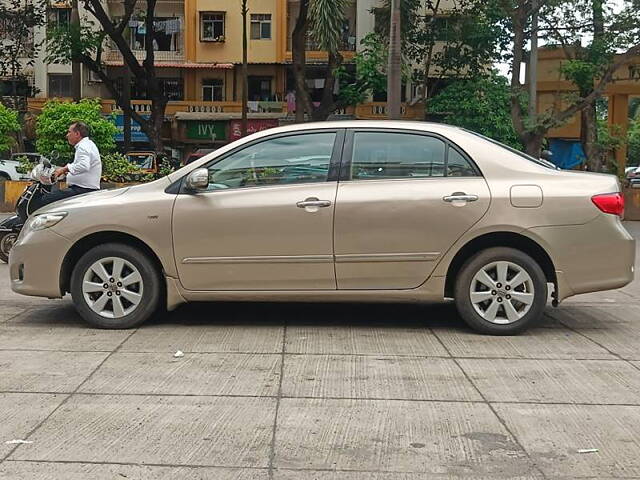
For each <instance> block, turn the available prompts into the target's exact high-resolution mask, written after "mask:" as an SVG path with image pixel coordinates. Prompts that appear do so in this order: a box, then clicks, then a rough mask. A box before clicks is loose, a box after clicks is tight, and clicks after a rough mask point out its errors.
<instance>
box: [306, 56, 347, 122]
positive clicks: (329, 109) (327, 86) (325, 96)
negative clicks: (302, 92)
mask: <svg viewBox="0 0 640 480" xmlns="http://www.w3.org/2000/svg"><path fill="white" fill-rule="evenodd" d="M327 53H328V56H329V57H328V58H329V61H328V63H327V71H326V73H325V78H324V89H323V90H322V100H321V101H320V105H319V106H318V108H314V109H313V113H312V115H311V118H312V119H313V121H314V122H323V121H325V120H326V119H327V118H329V115H331V114H332V113H333V112H334V111H335V109H336V103H335V101H334V99H333V89H334V87H335V84H336V76H335V75H334V71H335V69H336V68H338V66H339V65H340V64H341V63H342V56H341V55H340V54H339V53H332V52H327Z"/></svg>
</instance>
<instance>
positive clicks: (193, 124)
mask: <svg viewBox="0 0 640 480" xmlns="http://www.w3.org/2000/svg"><path fill="white" fill-rule="evenodd" d="M226 123H227V122H211V121H209V122H200V121H189V122H187V138H188V139H190V140H210V141H212V140H226V138H227V134H226V128H225V127H226Z"/></svg>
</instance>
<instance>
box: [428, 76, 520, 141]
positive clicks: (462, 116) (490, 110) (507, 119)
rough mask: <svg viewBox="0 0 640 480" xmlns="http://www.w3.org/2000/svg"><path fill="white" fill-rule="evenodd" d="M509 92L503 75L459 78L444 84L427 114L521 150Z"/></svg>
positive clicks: (433, 99)
mask: <svg viewBox="0 0 640 480" xmlns="http://www.w3.org/2000/svg"><path fill="white" fill-rule="evenodd" d="M510 105H511V91H510V89H509V82H508V80H507V79H506V78H505V77H502V76H500V75H498V73H496V72H495V71H492V72H491V73H490V74H489V75H488V76H482V77H478V78H475V79H461V80H457V81H455V82H453V83H452V84H450V85H448V86H447V87H445V88H444V89H443V90H442V91H441V92H440V93H438V94H437V95H436V96H435V97H433V98H432V99H431V101H430V103H429V113H432V114H440V115H441V116H442V118H443V120H444V122H445V123H448V124H451V125H457V126H459V127H463V128H468V129H469V130H473V131H475V132H478V133H481V134H482V135H485V136H487V137H490V138H493V139H495V140H497V141H499V142H502V143H505V144H507V145H510V146H512V147H514V148H517V149H521V148H522V144H521V143H520V141H519V139H518V135H517V134H516V131H515V129H514V128H513V123H512V121H511V113H510Z"/></svg>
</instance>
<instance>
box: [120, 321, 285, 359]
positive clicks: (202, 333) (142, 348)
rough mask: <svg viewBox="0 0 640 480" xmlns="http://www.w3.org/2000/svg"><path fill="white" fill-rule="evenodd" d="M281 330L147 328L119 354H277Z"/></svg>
mask: <svg viewBox="0 0 640 480" xmlns="http://www.w3.org/2000/svg"><path fill="white" fill-rule="evenodd" d="M283 331H284V327H283V326H275V325H264V326H263V325H235V324H211V325H180V324H176V325H158V326H156V325H149V326H143V327H142V328H140V329H139V330H138V331H137V332H136V333H135V334H134V335H133V336H132V337H131V338H130V339H129V340H127V341H126V342H125V343H124V345H123V346H122V351H123V352H171V353H175V352H176V350H182V351H183V352H199V353H224V352H241V353H280V352H282V336H283Z"/></svg>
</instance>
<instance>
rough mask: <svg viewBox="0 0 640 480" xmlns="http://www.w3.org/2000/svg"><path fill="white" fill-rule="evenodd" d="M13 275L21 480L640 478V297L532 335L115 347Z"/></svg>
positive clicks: (6, 366)
mask: <svg viewBox="0 0 640 480" xmlns="http://www.w3.org/2000/svg"><path fill="white" fill-rule="evenodd" d="M629 229H630V230H633V231H634V233H635V234H636V236H638V237H640V225H638V224H630V225H629ZM603 253H604V254H606V252H603ZM610 254H612V255H615V252H610ZM6 270H7V268H6V265H0V419H1V421H0V461H1V462H0V478H2V479H12V480H13V479H29V480H38V479H64V480H68V479H69V480H80V479H82V480H84V479H91V480H94V479H98V480H102V479H105V480H106V479H109V480H111V479H118V478H128V479H170V478H171V479H173V478H178V479H187V480H193V479H216V480H218V479H223V480H224V479H244V480H249V479H264V480H266V479H277V480H308V479H309V480H310V479H319V480H355V479H373V480H417V479H423V478H429V479H431V478H433V479H451V480H453V479H462V478H465V479H474V480H477V479H485V478H486V479H489V478H491V479H493V478H505V479H506V478H510V479H511V478H518V479H530V478H531V479H538V478H597V479H605V478H640V283H636V284H634V285H631V286H629V287H627V288H625V289H623V290H622V291H617V292H606V293H602V294H592V295H587V296H583V297H577V298H576V299H573V300H570V301H568V302H566V303H564V304H563V305H562V306H561V308H559V309H552V308H551V307H550V308H549V309H548V311H547V315H546V318H545V321H544V323H543V324H542V325H540V326H539V327H538V328H535V329H533V330H531V331H530V332H529V333H527V334H526V335H523V336H519V337H512V338H494V337H485V336H480V335H476V334H473V333H471V332H469V330H468V329H467V328H466V327H465V326H464V325H463V324H462V323H461V321H460V320H459V319H458V318H457V317H456V314H455V312H454V310H453V308H452V307H451V306H440V307H428V306H366V305H364V306H362V305H361V306H358V305H317V304H314V305H263V304H259V305H232V304H206V305H199V306H187V307H183V308H181V309H179V310H178V311H177V312H175V313H174V314H172V315H170V316H169V317H168V318H165V319H156V320H155V321H154V322H151V323H150V324H148V325H145V326H143V327H142V328H139V329H137V330H130V331H100V330H91V329H88V328H86V327H85V326H84V325H83V323H82V322H81V321H80V319H79V318H78V316H77V315H76V313H75V312H74V310H73V308H72V307H71V305H70V302H69V300H61V301H53V300H44V299H31V298H27V297H20V296H17V295H14V294H12V293H11V292H10V291H9V289H8V286H7V284H8V279H7V271H6ZM178 349H179V350H182V351H183V352H184V353H185V355H184V357H183V358H174V356H173V354H174V353H175V352H176V350H178ZM11 440H26V441H28V442H29V443H26V444H7V443H5V442H7V441H11ZM593 448H595V449H598V451H597V452H593V453H579V451H580V450H581V449H593Z"/></svg>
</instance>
